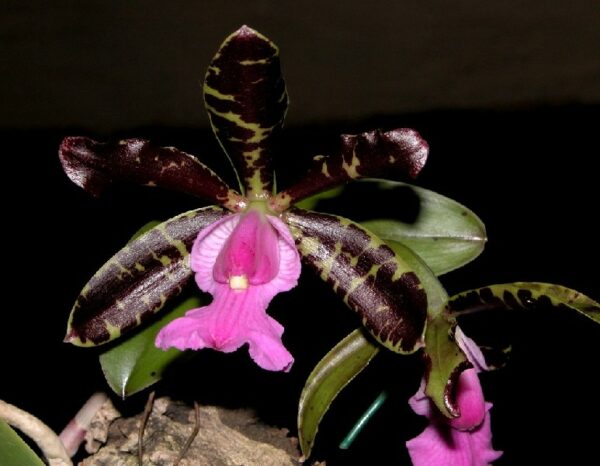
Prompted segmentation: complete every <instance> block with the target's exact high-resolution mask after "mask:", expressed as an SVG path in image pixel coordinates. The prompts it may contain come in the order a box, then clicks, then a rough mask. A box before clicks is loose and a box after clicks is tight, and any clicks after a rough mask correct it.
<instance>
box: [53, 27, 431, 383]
mask: <svg viewBox="0 0 600 466" xmlns="http://www.w3.org/2000/svg"><path fill="white" fill-rule="evenodd" d="M204 100H205V105H206V109H207V111H208V115H209V118H210V122H211V126H212V129H213V131H214V134H215V136H216V137H217V139H218V140H219V143H220V144H221V146H222V148H223V149H224V151H225V153H226V155H227V156H228V157H229V159H230V161H231V163H232V166H233V168H234V170H235V173H236V176H237V179H238V182H239V187H238V188H239V189H238V190H236V189H233V188H231V187H230V186H228V185H227V184H226V183H225V182H224V181H223V180H222V179H221V178H220V177H219V176H218V175H217V174H216V173H214V172H213V171H212V170H211V169H210V168H208V167H207V166H206V165H204V164H203V163H201V162H200V161H199V160H198V159H197V158H195V157H193V156H191V155H189V154H187V153H184V152H182V151H180V150H178V149H175V148H173V147H166V148H165V147H162V148H161V147H157V146H154V145H153V144H152V143H150V142H149V141H146V140H140V139H128V140H123V141H120V142H118V143H99V142H96V141H93V140H91V139H89V138H85V137H68V138H66V139H65V140H64V141H63V142H62V144H61V147H60V151H59V155H60V160H61V162H62V165H63V168H64V171H65V172H66V174H67V175H68V176H69V178H70V179H71V180H72V181H73V182H74V183H75V184H77V185H79V186H80V187H82V188H83V189H85V190H86V191H88V192H90V193H92V194H94V195H99V194H100V193H101V192H102V191H103V190H104V189H105V188H106V187H107V186H108V185H109V184H111V183H113V182H134V183H138V184H143V185H147V186H161V187H165V188H171V189H176V190H179V191H183V192H186V193H189V194H192V195H195V196H197V197H199V198H202V199H205V200H208V201H211V202H213V203H216V204H217V205H213V206H209V207H204V208H199V209H195V210H192V211H189V212H185V213H183V214H181V215H178V216H176V217H174V218H172V219H170V220H167V221H166V222H164V223H162V224H160V225H158V226H156V227H155V228H153V229H151V230H150V231H148V232H147V233H145V234H144V235H142V236H140V237H139V238H137V239H136V240H134V241H132V242H131V243H129V244H128V245H127V246H126V247H125V248H123V249H122V250H121V251H119V252H118V253H117V254H116V255H115V256H114V257H113V258H112V259H110V260H109V261H108V262H107V263H106V264H105V265H104V266H103V267H102V268H101V269H100V270H99V271H98V272H97V273H96V274H95V275H94V276H93V277H92V278H91V279H90V281H89V282H88V284H87V285H86V286H85V287H84V288H83V290H82V292H81V294H80V296H79V298H78V299H77V301H76V303H75V306H74V308H73V310H72V313H71V316H70V318H69V323H68V329H67V335H66V341H68V342H71V343H73V344H76V345H80V346H92V345H98V344H102V343H106V342H108V341H111V340H113V339H114V338H116V337H118V336H120V335H121V334H122V333H123V332H125V331H127V330H130V329H131V328H133V327H135V326H137V325H139V324H141V323H142V322H144V321H146V320H147V319H148V318H150V317H151V316H152V315H153V314H154V313H156V312H158V311H159V310H160V309H161V308H162V307H163V306H164V305H165V303H166V302H167V301H168V300H170V299H171V298H173V297H174V296H176V295H178V294H179V293H180V292H181V291H182V289H183V287H184V285H185V284H186V283H187V281H188V280H189V279H190V278H191V276H192V274H195V280H196V284H197V285H198V287H199V288H200V289H201V290H203V291H205V292H207V293H210V294H211V295H212V297H213V301H212V302H211V303H210V304H209V305H208V306H205V307H202V308H198V309H193V310H191V311H189V312H187V314H186V315H185V316H184V317H181V318H179V319H177V320H174V321H172V322H171V323H170V324H168V325H167V326H165V327H164V328H163V329H162V330H161V332H160V333H159V334H158V337H157V338H156V345H157V346H159V347H160V348H168V347H176V348H179V349H180V350H184V349H188V348H190V349H200V348H212V349H215V350H219V351H224V352H230V351H234V350H236V349H238V348H239V347H240V346H242V345H244V344H246V343H247V344H248V345H249V352H250V356H251V357H252V358H253V359H254V360H255V362H256V363H257V364H258V365H259V366H261V367H263V368H264V369H267V370H274V371H280V370H289V368H290V366H291V364H292V362H293V357H292V355H291V354H290V353H289V352H288V351H287V349H286V348H285V347H284V346H283V343H282V340H281V338H282V334H283V327H282V326H281V325H280V324H279V323H278V322H276V321H275V320H274V319H272V318H271V317H269V316H268V315H267V314H266V309H267V306H268V305H269V302H270V301H271V300H272V298H273V297H274V296H275V295H277V293H280V292H283V291H287V290H290V289H291V288H293V287H294V286H295V285H296V283H297V280H298V277H299V274H300V259H302V260H303V261H304V263H305V264H306V265H308V266H309V267H310V268H312V269H313V270H315V271H316V272H317V274H318V275H319V276H320V277H321V278H322V279H323V280H325V281H326V282H328V283H329V284H330V285H331V286H332V288H333V289H334V290H335V291H336V292H337V293H338V294H339V295H340V297H341V298H342V299H343V300H344V302H345V303H346V304H347V305H348V306H349V307H350V308H351V309H352V310H354V311H356V312H357V313H358V314H359V316H360V318H361V320H362V322H363V324H364V325H365V326H366V328H367V329H368V330H369V331H370V332H371V333H372V335H373V336H374V337H375V338H376V339H377V340H378V341H379V342H380V343H382V344H384V345H386V346H387V347H389V348H390V349H392V350H394V351H397V352H401V353H411V352H414V351H416V350H417V349H418V348H420V347H422V346H423V333H424V328H425V319H426V311H427V298H426V296H425V293H424V291H423V289H422V286H421V284H420V281H419V278H418V277H417V275H415V273H414V272H413V270H412V269H411V267H410V266H408V265H407V264H405V263H404V262H403V261H402V260H401V258H399V257H398V256H397V255H396V253H395V252H394V251H393V250H392V249H390V248H389V247H388V246H386V245H385V244H384V243H383V242H382V241H381V240H380V239H378V238H377V237H376V236H375V235H373V234H372V233H370V232H369V231H367V230H366V229H365V228H363V227H361V226H360V225H358V224H357V223H355V222H352V221H350V220H347V219H344V218H340V217H336V216H334V215H330V214H322V213H316V212H309V211H306V210H303V209H300V208H298V207H294V204H295V203H296V202H298V201H300V200H302V199H305V198H307V197H309V196H312V195H314V194H316V193H319V192H321V191H324V190H326V189H330V188H332V187H334V186H337V185H341V184H344V183H346V182H348V181H351V180H354V179H358V178H364V177H377V176H382V175H386V177H393V178H397V177H400V178H402V177H406V176H409V177H415V176H416V175H417V174H418V173H419V171H420V170H421V168H422V167H423V165H424V164H425V161H426V158H427V154H428V146H427V144H426V143H425V142H424V141H423V140H422V139H421V137H420V136H419V134H418V133H417V132H415V131H414V130H411V129H406V128H399V129H394V130H391V131H388V132H383V131H379V130H376V131H371V132H367V133H362V134H359V135H343V136H342V137H341V143H340V149H339V152H338V153H336V154H333V155H329V156H317V157H315V158H314V160H313V164H312V167H311V168H310V169H309V170H308V174H307V176H306V177H305V178H304V179H302V180H300V181H298V182H297V183H295V184H293V185H292V186H290V187H288V188H287V189H284V190H283V191H281V192H279V193H277V192H275V189H274V186H275V183H274V173H273V170H272V167H271V163H272V160H273V157H275V156H277V155H278V154H277V153H276V150H275V147H276V141H277V138H278V136H279V134H280V131H281V128H282V125H283V120H284V116H285V113H286V109H287V104H288V97H287V92H286V87H285V84H284V81H283V78H282V75H281V69H280V64H279V53H278V49H277V47H276V46H275V45H274V44H273V43H272V42H271V41H270V40H269V39H267V38H266V37H264V36H262V35H261V34H259V33H258V32H256V31H254V30H252V29H250V28H249V27H246V26H243V27H242V28H240V29H239V30H238V31H236V32H234V33H233V34H232V35H230V36H229V37H228V38H227V39H226V40H225V41H224V42H223V44H222V45H221V47H220V49H219V50H218V52H217V53H216V55H215V56H214V58H213V60H212V62H211V63H210V65H209V67H208V71H207V73H206V78H205V82H204Z"/></svg>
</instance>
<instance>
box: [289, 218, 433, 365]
mask: <svg viewBox="0 0 600 466" xmlns="http://www.w3.org/2000/svg"><path fill="white" fill-rule="evenodd" d="M284 220H285V221H286V222H287V224H288V226H289V227H290V230H291V231H292V234H293V235H294V237H295V239H296V243H297V245H298V250H299V251H300V254H301V255H302V257H303V260H304V262H305V263H306V264H307V265H308V266H309V267H311V268H313V269H314V270H315V271H316V272H317V274H318V275H319V276H320V277H321V278H322V279H323V280H325V281H326V282H327V283H329V284H330V285H331V286H332V287H333V289H334V290H335V291H336V293H337V294H338V295H340V296H341V297H342V298H343V300H344V302H345V303H346V304H347V305H348V306H349V307H350V308H351V309H352V310H354V311H356V312H357V313H358V314H359V316H360V317H361V319H362V322H363V325H364V326H365V327H366V328H367V330H369V332H370V333H371V334H372V335H373V336H374V337H375V338H376V339H377V340H378V341H379V342H381V343H382V344H383V345H385V346H387V347H388V348H390V349H392V350H393V351H396V352H401V353H411V352H414V351H416V350H417V349H418V348H420V347H421V346H422V345H423V332H424V329H425V320H426V315H427V296H426V293H425V291H424V290H423V288H422V286H421V283H420V281H419V279H418V277H417V276H416V275H415V273H414V272H413V271H412V269H410V268H409V267H408V266H407V265H406V264H405V263H404V262H402V261H401V260H400V258H399V257H398V256H396V254H395V253H394V252H393V251H392V250H391V249H390V248H389V247H388V246H386V245H385V244H384V243H383V242H382V241H381V240H379V239H378V238H377V237H376V236H374V235H371V234H370V233H369V232H368V231H366V230H365V229H363V228H362V227H360V226H359V225H357V224H356V223H354V222H351V221H350V220H346V219H343V218H340V217H335V216H333V215H328V214H320V213H314V212H307V211H304V210H301V209H291V210H290V211H288V212H286V213H285V214H284Z"/></svg>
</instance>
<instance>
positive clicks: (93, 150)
mask: <svg viewBox="0 0 600 466" xmlns="http://www.w3.org/2000/svg"><path fill="white" fill-rule="evenodd" d="M58 154H59V157H60V161H61V163H62V166H63V169H64V171H65V173H66V174H67V176H68V177H69V178H70V179H71V181H73V183H75V184H76V185H78V186H80V187H81V188H83V189H85V190H86V191H87V192H89V193H91V194H93V195H94V196H98V195H100V194H101V193H102V191H104V189H106V187H107V186H108V185H110V184H111V183H115V182H129V183H137V184H142V185H146V186H160V187H163V188H168V189H173V190H176V191H182V192H184V193H189V194H192V195H194V196H198V197H201V198H203V199H206V200H208V201H210V202H215V203H218V204H220V205H223V206H225V207H227V208H228V209H230V210H233V211H237V210H240V209H241V208H243V207H244V206H245V201H244V200H243V198H242V197H241V196H240V195H239V194H238V193H237V192H235V191H234V190H232V189H230V188H229V187H228V186H227V185H226V184H225V182H224V181H223V180H221V178H219V176H218V175H217V174H216V173H215V172H213V171H212V170H211V169H210V168H208V167H207V166H206V165H203V164H202V163H200V162H199V161H198V160H197V159H196V158H195V157H194V156H192V155H190V154H187V153H185V152H182V151H180V150H178V149H175V148H174V147H157V146H154V145H152V144H151V143H150V142H149V141H146V140H143V139H126V140H123V141H119V142H116V143H100V142H97V141H94V140H92V139H89V138H86V137H79V136H78V137H68V138H65V139H64V140H63V141H62V143H61V145H60V149H59V152H58Z"/></svg>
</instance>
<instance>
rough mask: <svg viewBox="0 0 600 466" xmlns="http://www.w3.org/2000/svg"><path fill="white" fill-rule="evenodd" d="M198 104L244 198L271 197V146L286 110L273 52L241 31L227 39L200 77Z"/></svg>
mask: <svg viewBox="0 0 600 466" xmlns="http://www.w3.org/2000/svg"><path fill="white" fill-rule="evenodd" d="M204 101H205V104H206V109H207V111H208V115H209V117H210V121H211V125H212V127H213V130H214V132H215V135H216V136H217V138H218V139H219V141H220V143H221V145H222V146H223V148H224V149H225V151H226V153H227V154H228V155H229V157H230V158H231V161H232V163H233V165H234V168H235V169H236V170H237V174H238V177H239V178H240V182H241V183H242V185H243V187H244V188H245V189H246V191H247V192H246V195H247V197H249V198H250V200H254V199H256V198H260V197H264V196H265V194H271V193H272V191H273V169H272V166H271V159H272V156H273V151H274V144H273V143H274V140H275V138H276V137H277V134H278V133H279V131H280V130H281V127H282V125H283V119H284V117H285V113H286V110H287V105H288V97H287V92H286V90H285V82H284V80H283V77H282V75H281V67H280V64H279V50H278V48H277V46H276V45H275V44H273V43H272V42H271V41H270V40H269V39H267V38H266V37H264V36H262V35H261V34H259V33H258V32H256V31H254V30H253V29H250V28H249V27H247V26H242V27H241V28H240V29H238V30H237V31H236V32H234V33H233V34H232V35H230V36H229V37H228V38H227V39H225V42H223V44H222V45H221V48H220V49H219V51H218V52H217V54H216V55H215V56H214V58H213V60H212V62H211V64H210V66H209V67H208V70H207V72H206V78H205V82H204Z"/></svg>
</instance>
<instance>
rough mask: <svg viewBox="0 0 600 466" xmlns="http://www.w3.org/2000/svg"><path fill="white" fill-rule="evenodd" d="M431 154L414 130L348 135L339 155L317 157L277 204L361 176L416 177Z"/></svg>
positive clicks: (275, 204) (378, 131)
mask: <svg viewBox="0 0 600 466" xmlns="http://www.w3.org/2000/svg"><path fill="white" fill-rule="evenodd" d="M428 153H429V146H428V145H427V143H426V142H425V141H424V140H423V139H422V138H421V136H420V135H419V133H417V132H416V131H415V130H413V129H408V128H398V129H394V130H391V131H387V132H384V131H381V130H375V131H369V132H366V133H362V134H357V135H353V134H345V135H342V136H341V141H340V151H339V153H338V154H336V155H334V156H325V155H319V156H317V157H315V158H314V159H313V163H312V166H311V168H310V169H309V172H308V174H307V176H306V177H304V178H303V179H302V180H301V181H299V182H298V183H296V184H295V185H293V186H291V187H290V188H288V189H286V190H285V191H283V192H281V193H280V194H279V195H278V197H277V198H276V200H275V201H274V202H273V204H274V206H275V208H278V209H284V208H286V207H287V206H288V205H290V204H293V203H294V202H296V201H299V200H301V199H304V198H306V197H308V196H310V195H312V194H315V193H317V192H319V191H323V190H325V189H329V188H332V187H334V186H338V185H340V184H343V183H345V182H347V181H350V180H355V179H359V178H376V177H384V178H387V179H404V178H407V177H410V178H415V177H416V176H417V175H418V174H419V172H420V171H421V169H422V168H423V166H424V165H425V162H426V160H427V155H428Z"/></svg>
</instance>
